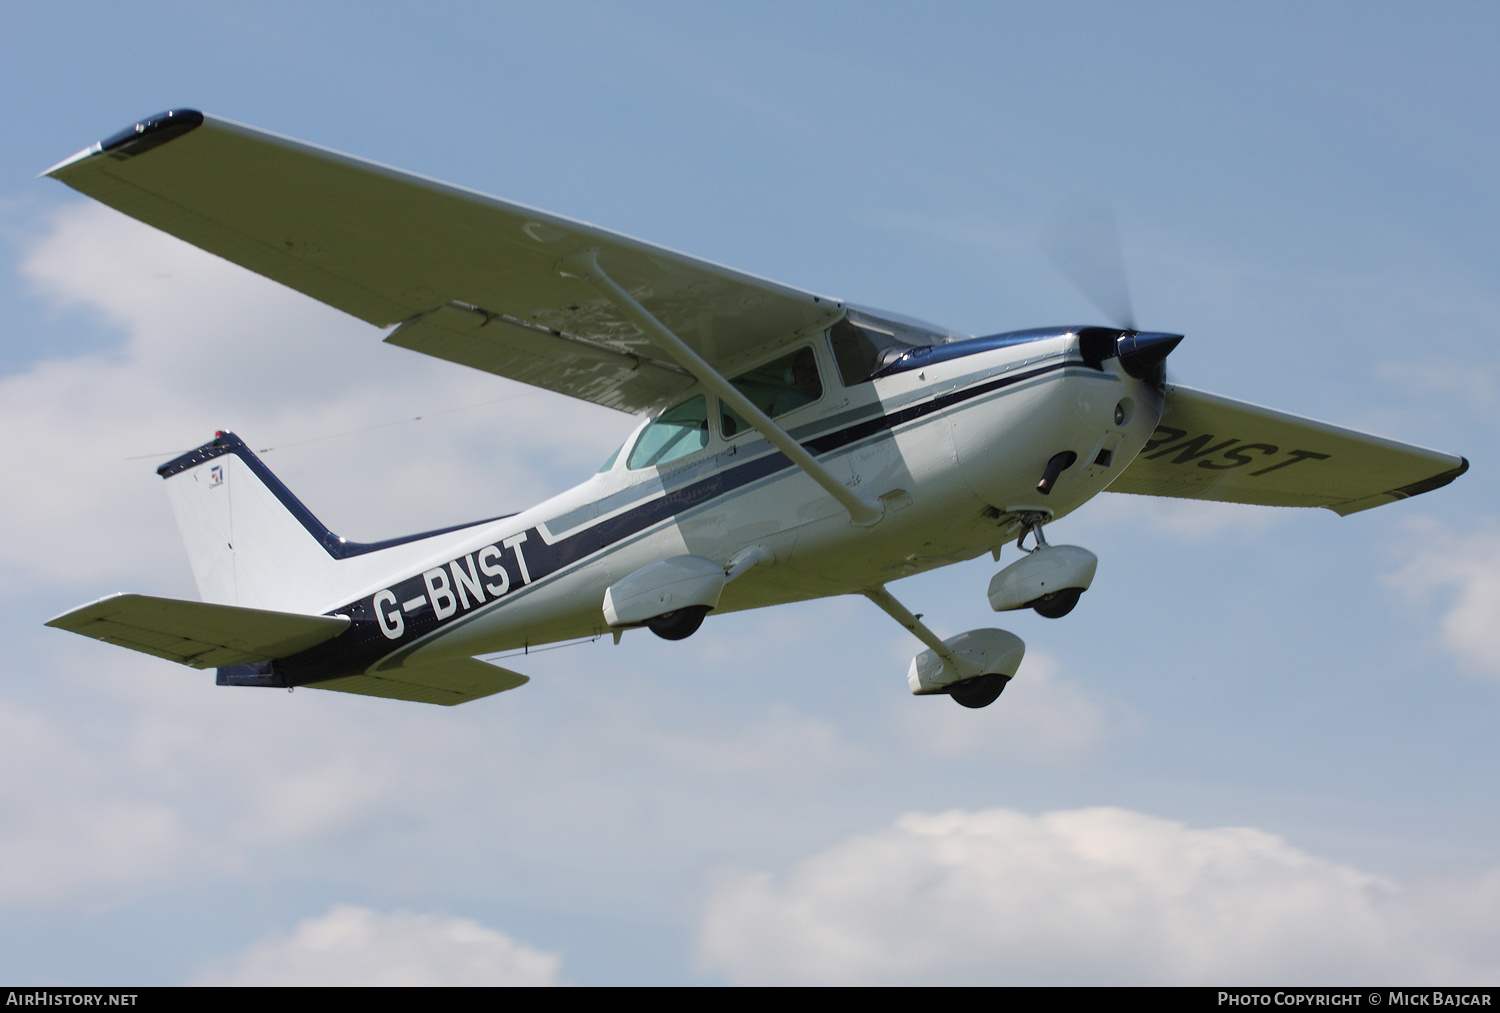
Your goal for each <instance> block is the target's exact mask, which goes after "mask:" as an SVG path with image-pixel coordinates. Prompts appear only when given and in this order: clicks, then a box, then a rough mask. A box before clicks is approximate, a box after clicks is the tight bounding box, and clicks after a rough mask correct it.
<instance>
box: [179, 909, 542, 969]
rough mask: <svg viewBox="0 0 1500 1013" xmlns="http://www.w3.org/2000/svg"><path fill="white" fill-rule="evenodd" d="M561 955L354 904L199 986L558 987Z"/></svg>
mask: <svg viewBox="0 0 1500 1013" xmlns="http://www.w3.org/2000/svg"><path fill="white" fill-rule="evenodd" d="M561 963H562V958H561V957H560V956H558V955H557V954H555V953H546V952H543V951H541V950H536V949H532V948H531V947H529V946H523V945H521V944H519V943H517V942H515V941H514V940H512V939H511V938H510V937H509V936H506V935H504V934H503V933H500V932H496V931H495V930H494V929H492V928H489V927H487V926H484V925H481V924H479V923H478V922H476V921H472V920H470V919H468V918H452V917H445V916H443V915H433V914H412V913H411V912H407V911H394V912H391V913H388V914H384V913H381V912H378V911H371V910H370V909H368V908H363V907H354V906H352V905H348V904H339V905H335V906H334V907H333V908H331V909H330V910H329V912H328V913H327V914H325V915H323V916H322V917H320V918H309V919H307V920H306V921H303V922H301V923H300V924H299V925H298V926H297V928H296V929H295V930H294V931H293V932H292V934H291V935H290V936H285V937H276V938H271V939H266V940H262V941H261V942H258V943H255V944H254V945H252V946H250V947H249V948H247V949H246V950H245V951H244V952H243V953H241V954H240V955H239V956H237V957H235V958H233V959H232V960H231V961H229V962H227V964H226V965H225V966H221V967H219V968H215V969H211V970H208V971H205V972H203V973H202V974H200V975H199V976H198V978H197V980H196V981H194V982H193V983H194V984H197V985H278V986H299V985H300V986H308V985H313V986H317V985H365V986H392V985H408V986H434V985H487V986H495V985H516V986H536V985H555V984H557V970H558V966H559V965H560V964H561Z"/></svg>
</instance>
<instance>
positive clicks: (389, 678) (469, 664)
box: [307, 658, 531, 707]
mask: <svg viewBox="0 0 1500 1013" xmlns="http://www.w3.org/2000/svg"><path fill="white" fill-rule="evenodd" d="M530 681H531V680H530V679H529V678H528V677H527V676H524V675H521V674H520V673H519V672H512V671H510V670H509V669H506V668H501V667H500V666H498V665H491V664H488V663H487V662H483V661H480V660H479V659H477V658H458V659H456V660H453V661H436V662H432V663H431V664H427V665H420V666H413V667H411V668H396V669H391V670H389V671H385V672H381V673H380V674H378V675H373V674H367V675H350V676H345V677H344V678H341V679H329V680H327V681H324V682H315V683H311V684H310V685H309V686H308V687H307V688H308V689H328V690H333V691H334V692H336V693H355V694H358V695H359V696H381V697H386V698H387V699H391V700H409V701H412V702H414V703H435V704H440V705H442V706H444V707H452V706H455V705H457V704H461V703H468V702H469V701H470V700H478V699H480V698H481V697H486V696H492V695H493V694H495V693H502V692H504V691H505V690H507V689H515V688H516V687H517V686H521V685H524V684H526V683H527V682H530Z"/></svg>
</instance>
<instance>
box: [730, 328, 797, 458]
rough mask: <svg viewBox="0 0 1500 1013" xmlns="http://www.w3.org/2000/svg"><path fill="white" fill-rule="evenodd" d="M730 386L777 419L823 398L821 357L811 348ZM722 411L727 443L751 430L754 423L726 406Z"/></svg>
mask: <svg viewBox="0 0 1500 1013" xmlns="http://www.w3.org/2000/svg"><path fill="white" fill-rule="evenodd" d="M730 382H731V383H733V384H734V385H735V387H736V388H737V389H738V390H739V392H740V393H741V394H743V395H745V396H746V397H747V398H749V399H750V403H751V404H753V405H755V407H757V408H759V409H760V410H761V411H763V412H765V413H766V414H767V415H769V416H770V417H771V418H773V419H774V418H775V417H776V416H778V415H785V414H786V413H787V412H789V411H795V410H796V409H798V408H801V407H802V406H803V405H810V404H812V403H813V402H814V401H818V400H821V399H822V397H823V381H822V379H821V378H820V377H819V376H818V357H817V356H816V355H814V354H813V350H812V349H811V348H802V349H798V350H797V351H795V352H793V353H792V354H791V355H783V356H782V357H781V358H779V359H775V360H773V361H771V362H768V363H766V364H765V365H764V366H757V367H755V368H754V369H752V370H750V371H749V372H748V373H741V374H740V375H739V376H737V377H735V378H734V379H733V380H731V381H730ZM719 407H720V408H721V409H722V413H721V417H720V419H719V424H720V426H721V427H722V429H723V431H724V438H725V439H729V438H730V437H732V436H734V435H736V434H738V433H742V432H744V431H745V430H747V429H749V428H750V423H748V422H746V421H745V420H744V419H742V418H740V417H739V415H737V414H736V413H735V412H734V410H733V409H731V408H729V407H728V406H726V405H724V404H722V403H721V404H720V405H719Z"/></svg>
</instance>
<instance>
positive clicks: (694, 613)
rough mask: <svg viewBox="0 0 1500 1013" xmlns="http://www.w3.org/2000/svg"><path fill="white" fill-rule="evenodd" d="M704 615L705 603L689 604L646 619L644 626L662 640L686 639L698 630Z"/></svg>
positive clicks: (706, 609) (706, 611) (705, 613)
mask: <svg viewBox="0 0 1500 1013" xmlns="http://www.w3.org/2000/svg"><path fill="white" fill-rule="evenodd" d="M706 615H708V606H707V605H689V606H687V607H686V608H680V609H677V610H676V611H675V612H664V613H662V614H661V615H659V616H657V617H656V618H655V619H647V620H646V628H647V629H649V630H650V631H651V632H652V633H655V634H656V635H657V636H658V637H661V638H662V639H663V640H686V639H687V638H688V637H690V636H692V635H693V634H694V633H697V632H698V627H700V626H702V625H703V617H704V616H706Z"/></svg>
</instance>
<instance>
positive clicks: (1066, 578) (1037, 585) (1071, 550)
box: [989, 545, 1099, 612]
mask: <svg viewBox="0 0 1500 1013" xmlns="http://www.w3.org/2000/svg"><path fill="white" fill-rule="evenodd" d="M1098 567H1099V557H1098V556H1096V555H1094V554H1093V553H1092V552H1090V551H1089V550H1088V549H1083V548H1079V547H1078V546H1077V545H1044V546H1042V547H1041V548H1039V549H1036V550H1035V551H1033V552H1031V553H1028V554H1027V556H1026V557H1025V558H1024V559H1018V560H1016V561H1015V562H1014V563H1012V564H1010V565H1009V566H1007V567H1006V568H1005V569H1003V570H1001V571H1000V572H999V573H997V574H995V576H994V577H993V578H991V580H990V592H989V597H990V608H992V609H994V610H995V611H996V612H1009V611H1012V610H1014V609H1023V608H1030V607H1032V606H1033V605H1034V604H1036V602H1037V601H1038V600H1039V599H1042V598H1045V597H1047V596H1048V595H1050V594H1056V593H1058V592H1059V591H1069V590H1076V591H1078V592H1080V593H1081V592H1083V591H1087V590H1088V589H1089V585H1090V584H1092V583H1093V582H1094V571H1095V570H1096V569H1098Z"/></svg>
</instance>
